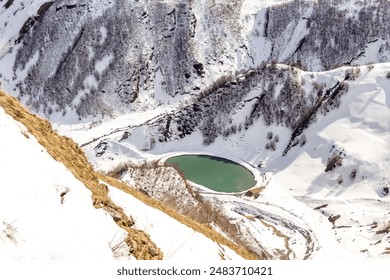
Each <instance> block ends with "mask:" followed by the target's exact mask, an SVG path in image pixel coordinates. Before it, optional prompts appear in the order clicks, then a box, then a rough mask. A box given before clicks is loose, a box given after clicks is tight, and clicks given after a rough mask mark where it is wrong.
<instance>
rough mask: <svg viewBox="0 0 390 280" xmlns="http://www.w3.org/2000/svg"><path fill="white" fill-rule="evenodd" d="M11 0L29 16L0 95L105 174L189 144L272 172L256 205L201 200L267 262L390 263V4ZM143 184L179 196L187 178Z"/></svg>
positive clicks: (1, 65) (3, 67) (5, 12)
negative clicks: (15, 100) (67, 140)
mask: <svg viewBox="0 0 390 280" xmlns="http://www.w3.org/2000/svg"><path fill="white" fill-rule="evenodd" d="M7 3H11V4H12V5H9V7H6V5H4V6H3V7H2V8H1V12H2V14H1V15H0V18H2V20H4V19H5V21H6V20H7V18H8V20H9V15H10V11H15V10H16V9H17V7H18V5H19V6H23V7H24V8H23V9H25V11H29V12H28V13H24V14H22V13H19V14H20V16H18V21H16V22H27V25H26V28H21V30H15V29H13V28H12V29H11V28H10V29H7V28H6V26H5V27H4V29H2V31H1V32H3V34H5V36H6V37H5V38H9V39H7V40H11V41H7V43H6V44H5V45H4V46H5V48H2V49H7V50H9V52H7V53H4V56H2V57H1V59H0V72H1V81H2V83H3V86H4V87H5V88H7V89H8V90H9V91H10V92H11V93H12V94H13V95H14V96H18V97H19V98H20V100H21V101H22V102H23V103H24V104H26V105H27V106H29V108H30V109H31V110H32V111H35V112H37V113H39V114H40V115H41V116H45V117H47V118H48V119H50V120H51V121H52V123H53V124H54V127H55V128H56V129H57V130H58V131H60V132H61V133H63V134H66V135H68V136H70V137H72V138H73V139H75V140H76V141H77V142H78V143H79V144H80V145H81V146H82V147H83V149H84V150H85V152H86V155H87V157H88V159H89V160H90V161H91V162H92V163H93V165H94V167H95V168H97V169H99V170H101V171H110V170H111V169H114V168H118V166H121V165H122V164H126V163H128V162H129V161H130V163H131V164H133V165H137V164H142V163H143V162H145V163H150V162H151V163H153V164H156V161H158V160H159V159H161V158H162V157H164V156H166V155H167V154H172V153H178V152H189V151H190V152H200V153H210V154H215V155H218V156H221V157H225V158H228V159H233V160H237V161H238V162H241V163H243V164H246V165H251V170H252V171H253V172H254V173H256V175H257V177H259V178H260V177H262V178H263V179H262V180H260V182H259V184H260V185H261V186H262V187H263V188H261V189H262V192H261V194H260V195H259V196H258V197H256V198H254V197H248V196H242V197H241V196H239V195H235V196H230V195H225V194H224V195H220V194H215V193H210V192H209V191H205V190H204V189H202V188H200V189H199V190H196V193H197V195H199V196H201V197H202V199H204V200H205V201H207V202H209V203H211V204H214V205H218V208H219V209H222V210H223V213H224V215H225V216H224V218H225V220H229V221H230V222H229V224H233V225H235V226H237V228H239V230H240V236H242V237H243V239H245V240H246V241H248V243H249V244H250V245H252V246H253V247H255V248H251V249H253V251H255V252H256V253H258V254H261V253H264V254H265V255H266V256H267V257H269V258H290V259H307V258H328V259H329V258H339V259H340V258H360V257H363V258H364V257H388V255H389V248H390V246H389V242H390V240H389V238H390V237H389V219H388V214H389V213H390V208H389V207H390V206H389V179H388V178H389V172H388V170H389V163H390V162H389V158H390V157H389V148H390V147H389V139H390V138H389V137H390V135H389V133H390V127H389V124H388V122H387V120H388V119H389V117H390V115H389V114H390V113H389V112H390V110H389V109H390V103H389V102H388V100H389V98H390V97H389V96H390V92H389V91H388V88H389V86H390V74H389V73H390V65H389V63H390V61H389V53H390V52H389V50H390V46H389V43H388V42H389V33H388V30H389V22H390V21H389V19H390V14H389V11H390V9H389V8H390V6H389V5H390V4H389V3H390V2H389V1H385V0H376V1H349V0H336V1H330V0H318V1H298V0H295V1H276V0H275V1H271V0H270V1H250V0H238V1H229V3H228V4H227V3H224V2H223V1H217V0H192V1H178V0H168V1H147V2H145V1H135V0H134V1H123V0H117V1H104V0H99V1H93V2H92V1H87V0H80V1H78V0H74V1H71V2H69V1H61V0H58V1H55V2H53V3H52V4H51V5H49V4H48V5H45V6H44V8H45V9H43V8H42V9H40V8H38V5H37V6H32V5H30V4H31V3H28V2H27V1H23V0H19V1H18V0H15V1H9V2H7ZM21 3H23V4H21ZM39 3H41V2H39ZM42 4H43V2H42ZM40 7H41V6H40ZM46 8H47V9H46ZM39 9H40V10H41V13H39V12H38V11H39ZM26 14H33V16H32V17H31V18H30V20H28V19H27V18H26ZM22 15H23V16H22ZM22 17H24V18H23V19H22ZM58 22H61V23H62V24H57V23H58ZM12 38H18V40H17V41H15V40H16V39H12ZM13 44H14V45H13ZM354 66H355V67H354ZM304 69H306V70H304ZM161 163H162V162H159V163H158V164H161ZM158 164H157V165H158ZM156 170H157V168H156ZM156 170H154V171H156ZM162 170H163V169H162ZM166 170H168V169H166ZM126 172H127V173H126ZM167 172H172V170H170V171H167ZM137 174H138V175H137ZM140 174H141V175H140ZM142 174H144V173H142V172H129V171H128V170H127V171H125V173H124V174H120V175H123V176H122V177H121V179H123V180H124V181H126V180H127V182H130V183H131V182H137V183H142V182H143V181H145V176H144V175H142ZM147 174H148V176H150V177H151V178H150V180H156V181H155V182H157V179H161V178H163V177H164V176H169V174H170V173H169V174H168V173H167V174H165V175H164V176H161V178H156V177H157V176H156V177H155V175H153V174H154V173H153V171H151V172H150V173H147ZM131 176H140V177H142V178H132V177H131ZM171 178H172V179H173V178H178V175H177V174H176V175H174V176H172V177H171ZM176 181H179V180H176ZM168 182H169V183H168ZM146 185H147V184H145V186H142V187H138V186H136V187H137V188H138V189H142V190H143V191H144V192H146V193H147V194H148V195H150V196H152V197H154V198H158V199H161V200H164V199H166V200H168V199H169V197H168V198H166V197H164V195H166V196H167V195H168V196H169V194H170V192H172V191H171V190H172V189H175V188H180V187H181V186H182V185H183V184H179V183H178V184H176V183H174V182H173V183H171V181H169V180H167V181H166V182H163V183H161V186H162V187H161V188H158V187H156V186H154V187H155V189H153V185H152V184H148V185H147V186H146ZM109 189H111V187H109ZM177 194H178V195H179V196H180V195H182V194H183V196H184V194H185V196H186V197H187V195H188V194H187V193H186V192H184V191H182V190H181V191H178V192H177ZM122 195H123V194H121V193H120V192H116V191H114V192H113V195H112V199H113V200H115V201H118V203H120V205H121V206H122V208H123V209H124V210H125V211H127V213H128V212H130V210H127V209H128V208H127V207H128V206H127V203H126V199H127V198H126V197H124V196H122ZM188 197H189V196H188ZM171 198H174V195H172V197H171ZM179 199H180V197H179ZM183 199H184V198H183ZM123 202H124V203H125V204H122V203H123ZM186 202H188V201H186ZM189 208H190V207H189ZM191 209H192V208H191ZM210 226H211V227H214V228H215V229H217V230H221V231H222V233H223V230H222V229H221V227H220V226H219V225H218V224H217V223H211V224H210ZM223 234H226V232H225V233H223ZM165 245H166V244H163V245H161V248H163V247H164V246H165ZM214 249H215V248H214ZM259 251H260V252H261V253H259ZM213 252H215V250H214V251H213Z"/></svg>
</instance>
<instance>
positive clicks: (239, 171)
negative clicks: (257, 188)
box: [166, 155, 256, 193]
mask: <svg viewBox="0 0 390 280" xmlns="http://www.w3.org/2000/svg"><path fill="white" fill-rule="evenodd" d="M166 163H168V164H169V165H174V166H175V167H176V168H177V169H178V170H180V171H181V172H182V173H183V174H184V177H185V178H186V179H187V180H189V181H191V182H194V183H196V184H199V185H202V186H205V187H207V188H209V189H211V190H214V191H218V192H228V193H232V192H240V191H245V190H248V189H250V188H251V187H253V186H254V185H255V184H256V181H255V180H254V176H253V174H252V172H250V171H249V170H248V169H246V168H245V167H243V166H242V165H239V164H237V163H235V162H233V161H230V160H226V159H223V158H219V157H214V156H208V155H181V156H174V157H171V158H169V159H168V160H167V161H166Z"/></svg>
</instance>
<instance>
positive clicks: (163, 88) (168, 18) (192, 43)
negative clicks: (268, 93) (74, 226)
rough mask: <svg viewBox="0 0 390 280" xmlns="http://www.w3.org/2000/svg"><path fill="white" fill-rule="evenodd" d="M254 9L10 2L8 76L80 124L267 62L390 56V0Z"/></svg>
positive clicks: (173, 2)
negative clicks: (389, 30) (389, 42)
mask: <svg viewBox="0 0 390 280" xmlns="http://www.w3.org/2000/svg"><path fill="white" fill-rule="evenodd" d="M257 2H259V3H257V4H256V3H254V1H249V0H237V1H228V2H227V3H224V2H223V1H222V2H221V1H215V0H194V1H178V0H169V1H148V2H145V1H135V0H131V1H124V0H116V1H107V0H98V1H87V0H77V1H76V0H74V1H70V2H69V1H64V0H57V1H54V2H47V3H44V2H42V1H26V0H15V1H7V2H6V3H5V4H4V5H1V7H0V9H1V10H0V12H1V14H0V26H1V27H0V35H4V39H3V38H2V40H3V41H2V43H1V44H2V45H1V50H2V53H3V54H2V55H1V56H0V57H1V58H2V59H1V60H0V69H1V70H0V73H1V75H2V77H1V80H2V82H3V84H4V86H5V89H6V90H7V91H8V92H10V93H11V94H12V95H14V96H19V97H20V98H21V99H22V100H23V102H24V103H25V104H27V105H28V106H30V107H31V108H32V109H33V110H34V111H36V112H39V113H40V114H41V115H42V116H45V117H47V118H49V119H50V120H51V121H54V122H57V121H58V122H60V123H79V122H85V121H89V120H91V118H92V117H93V118H94V120H95V121H98V120H100V119H102V117H103V116H105V117H113V116H118V115H121V114H123V113H129V112H135V111H138V112H143V111H147V110H150V109H155V108H157V107H159V106H172V105H174V106H177V105H180V104H181V105H182V104H183V103H184V102H192V98H194V97H196V96H201V95H202V94H204V91H205V90H208V88H209V87H212V86H215V83H216V81H218V80H219V79H226V78H228V77H231V76H233V77H235V76H237V74H239V73H241V72H246V71H248V70H250V69H258V68H259V67H260V66H261V65H262V63H264V62H266V63H270V62H272V61H275V62H277V63H284V64H290V65H296V66H300V67H302V68H304V69H308V70H312V71H318V70H329V69H333V68H335V67H338V66H340V65H364V64H367V63H378V62H386V61H388V60H389V56H390V55H389V53H390V46H389V44H388V41H389V40H388V39H389V34H388V32H387V31H388V29H389V28H390V27H389V22H390V20H389V19H390V13H389V11H390V9H389V8H390V6H389V5H390V4H389V2H388V1H384V0H378V1H349V0H348V1H346V0H337V1H334V0H332V1H330V0H319V1H300V0H299V1H298V0H294V1H276V0H275V1H257ZM7 3H10V5H6V4H7ZM8 6H9V7H8ZM340 26H341V27H342V28H340ZM7 51H8V52H7Z"/></svg>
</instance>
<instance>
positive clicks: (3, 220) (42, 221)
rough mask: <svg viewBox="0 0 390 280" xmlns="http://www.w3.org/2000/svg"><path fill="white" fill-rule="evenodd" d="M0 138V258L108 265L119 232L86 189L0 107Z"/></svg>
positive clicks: (120, 231)
mask: <svg viewBox="0 0 390 280" xmlns="http://www.w3.org/2000/svg"><path fill="white" fill-rule="evenodd" d="M0 135H1V138H0V154H1V163H0V170H1V171H0V174H1V176H0V225H1V229H0V247H1V250H0V259H47V260H50V259H80V258H84V259H107V260H110V259H111V260H112V259H113V256H112V252H111V249H110V246H109V244H110V242H111V241H112V240H113V239H114V238H115V236H118V235H121V234H123V232H122V230H120V229H119V228H118V227H117V226H116V224H115V223H114V222H113V220H112V218H111V217H110V216H109V215H106V214H105V213H104V212H103V211H102V210H96V209H95V208H94V207H93V206H92V200H91V194H90V193H89V191H88V190H87V189H86V187H85V186H84V185H83V184H82V183H80V182H79V181H78V180H76V179H75V177H74V176H73V175H72V174H71V173H70V172H69V171H68V170H67V169H66V168H65V166H64V165H63V164H61V163H59V162H57V161H55V160H54V159H53V158H51V157H50V156H49V155H48V153H47V152H46V150H45V149H44V148H43V147H42V146H40V145H39V143H38V142H37V140H36V139H35V138H34V137H33V136H32V135H29V134H28V132H26V129H25V128H24V127H23V126H22V125H21V124H19V123H17V122H15V121H14V120H13V119H11V118H10V117H9V116H7V115H6V114H5V113H4V111H3V109H2V108H1V109H0ZM24 135H26V136H24ZM27 137H28V138H27ZM64 193H65V194H64ZM61 195H62V197H63V201H61V200H62V199H61ZM7 228H8V231H7ZM7 233H8V234H7Z"/></svg>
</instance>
